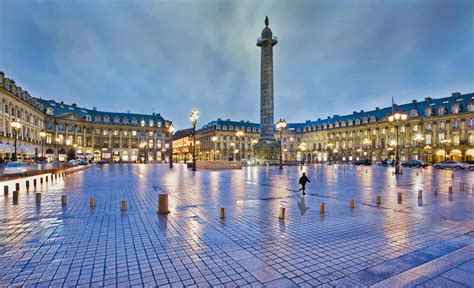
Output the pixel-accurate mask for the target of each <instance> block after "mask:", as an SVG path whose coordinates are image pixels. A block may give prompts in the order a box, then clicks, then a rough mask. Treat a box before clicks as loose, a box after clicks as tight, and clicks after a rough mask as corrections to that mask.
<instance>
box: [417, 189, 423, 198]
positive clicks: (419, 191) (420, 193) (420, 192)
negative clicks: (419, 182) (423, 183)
mask: <svg viewBox="0 0 474 288" xmlns="http://www.w3.org/2000/svg"><path fill="white" fill-rule="evenodd" d="M421 198H423V190H421V189H420V190H418V199H421Z"/></svg>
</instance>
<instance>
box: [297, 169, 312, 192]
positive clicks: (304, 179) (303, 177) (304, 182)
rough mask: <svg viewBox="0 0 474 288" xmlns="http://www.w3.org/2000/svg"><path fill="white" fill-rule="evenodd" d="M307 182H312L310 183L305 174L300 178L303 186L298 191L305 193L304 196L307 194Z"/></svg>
mask: <svg viewBox="0 0 474 288" xmlns="http://www.w3.org/2000/svg"><path fill="white" fill-rule="evenodd" d="M307 182H311V181H309V178H308V177H306V173H304V172H303V176H301V177H300V181H299V183H300V184H301V188H300V189H298V191H301V190H302V191H303V195H306V193H305V189H306V187H305V186H306V183H307Z"/></svg>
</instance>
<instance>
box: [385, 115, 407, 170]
mask: <svg viewBox="0 0 474 288" xmlns="http://www.w3.org/2000/svg"><path fill="white" fill-rule="evenodd" d="M407 117H408V116H407V114H405V113H400V112H396V113H394V114H392V115H390V116H388V122H390V123H393V124H394V125H395V131H396V138H397V140H396V146H395V149H396V151H395V174H402V169H400V149H398V146H399V141H398V127H399V126H400V124H402V123H404V122H405V121H406V120H407Z"/></svg>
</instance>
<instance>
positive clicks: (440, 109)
mask: <svg viewBox="0 0 474 288" xmlns="http://www.w3.org/2000/svg"><path fill="white" fill-rule="evenodd" d="M444 112H445V109H444V107H439V108H438V115H444Z"/></svg>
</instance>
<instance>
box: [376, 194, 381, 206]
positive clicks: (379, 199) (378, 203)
mask: <svg viewBox="0 0 474 288" xmlns="http://www.w3.org/2000/svg"><path fill="white" fill-rule="evenodd" d="M380 204H382V196H380V195H379V196H377V205H380Z"/></svg>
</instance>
